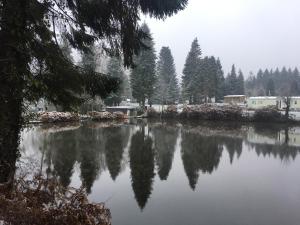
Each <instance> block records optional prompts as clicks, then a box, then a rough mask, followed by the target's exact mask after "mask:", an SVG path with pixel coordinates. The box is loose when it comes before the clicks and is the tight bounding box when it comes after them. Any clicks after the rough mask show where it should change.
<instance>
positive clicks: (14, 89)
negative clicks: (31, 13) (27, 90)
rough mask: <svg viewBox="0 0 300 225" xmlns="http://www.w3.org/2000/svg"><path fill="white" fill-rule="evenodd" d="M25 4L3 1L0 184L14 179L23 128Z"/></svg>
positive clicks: (0, 38)
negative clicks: (20, 134)
mask: <svg viewBox="0 0 300 225" xmlns="http://www.w3.org/2000/svg"><path fill="white" fill-rule="evenodd" d="M27 4H28V1H26V0H22V1H19V0H9V1H4V2H3V6H2V12H1V16H2V18H1V20H2V21H1V28H0V49H1V50H0V127H1V129H0V183H5V182H8V181H10V180H11V179H12V178H13V175H14V170H15V162H16V159H17V156H18V145H19V133H20V130H21V126H22V103H23V89H24V78H25V76H26V72H27V71H28V68H27V64H28V62H29V57H28V55H27V54H28V52H27V51H26V39H25V37H26V35H25V29H26V13H25V10H26V8H27V7H26V5H27Z"/></svg>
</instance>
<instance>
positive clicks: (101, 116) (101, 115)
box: [88, 111, 128, 121]
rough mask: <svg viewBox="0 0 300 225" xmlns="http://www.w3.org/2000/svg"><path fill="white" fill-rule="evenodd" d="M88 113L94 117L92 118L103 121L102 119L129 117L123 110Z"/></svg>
mask: <svg viewBox="0 0 300 225" xmlns="http://www.w3.org/2000/svg"><path fill="white" fill-rule="evenodd" d="M88 115H89V116H90V117H91V118H92V120H95V121H102V120H114V119H127V118H128V116H127V115H126V114H124V113H123V112H114V113H110V112H107V111H105V112H96V111H92V112H88Z"/></svg>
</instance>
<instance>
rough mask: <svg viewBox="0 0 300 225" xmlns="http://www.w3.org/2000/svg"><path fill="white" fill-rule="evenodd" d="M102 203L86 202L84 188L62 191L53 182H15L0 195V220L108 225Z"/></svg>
mask: <svg viewBox="0 0 300 225" xmlns="http://www.w3.org/2000/svg"><path fill="white" fill-rule="evenodd" d="M110 220H111V215H110V211H109V210H108V209H106V208H105V206H104V204H102V203H101V204H95V203H93V204H92V203H89V202H88V199H87V195H86V192H85V190H84V189H83V188H80V189H73V188H68V189H66V188H63V187H62V186H61V185H60V184H59V182H58V181H57V180H56V179H54V178H53V179H45V178H43V177H41V176H35V177H34V178H33V179H26V178H24V177H21V178H18V179H16V180H15V181H14V182H13V184H11V185H9V186H8V187H6V188H5V189H4V188H3V190H1V193H0V221H2V223H1V224H10V225H17V224H18V225H19V224H23V225H33V224H36V225H38V224H43V225H50V224H51V225H83V224H84V225H110V224H111V222H110Z"/></svg>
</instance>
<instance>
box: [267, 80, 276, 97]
mask: <svg viewBox="0 0 300 225" xmlns="http://www.w3.org/2000/svg"><path fill="white" fill-rule="evenodd" d="M266 93H267V94H268V96H274V95H275V86H274V81H273V79H271V78H270V79H269V80H268V83H267V89H266Z"/></svg>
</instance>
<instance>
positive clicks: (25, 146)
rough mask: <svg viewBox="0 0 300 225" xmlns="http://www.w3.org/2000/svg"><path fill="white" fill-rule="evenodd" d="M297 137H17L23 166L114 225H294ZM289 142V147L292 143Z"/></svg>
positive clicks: (53, 133) (207, 129)
mask: <svg viewBox="0 0 300 225" xmlns="http://www.w3.org/2000/svg"><path fill="white" fill-rule="evenodd" d="M297 130H299V129H284V128H281V127H279V128H278V127H276V126H275V127H274V126H273V127H266V126H263V127H262V128H261V127H255V126H249V127H248V126H240V125H237V126H231V125H228V124H227V125H226V124H225V125H224V126H220V125H217V124H209V123H205V124H202V125H200V124H199V125H194V126H191V125H188V124H183V125H178V124H176V125H174V124H164V125H162V124H160V123H149V124H131V125H129V124H126V125H120V126H119V125H117V126H113V127H109V126H107V125H105V126H104V125H103V124H85V125H83V126H81V127H79V126H78V125H69V126H68V127H47V129H46V128H44V127H34V128H33V129H30V130H25V131H24V132H23V134H22V137H23V140H22V142H21V151H22V159H23V160H29V159H30V158H35V159H37V160H35V161H39V163H38V164H39V165H41V162H40V161H41V158H43V160H42V161H43V162H42V167H43V171H44V172H45V173H46V171H47V172H48V174H49V175H51V176H58V177H59V179H61V181H62V183H63V184H65V185H71V186H75V187H79V186H80V185H81V184H84V185H86V186H88V189H90V195H89V198H90V199H91V200H92V201H95V202H102V201H106V202H107V206H108V207H109V208H110V209H111V212H112V218H113V224H114V225H118V224H120V225H121V224H122V225H127V224H128V225H135V224H145V225H147V224H149V225H150V224H165V225H168V224H170V225H171V224H172V225H176V224H178V225H179V224H180V225H181V224H191V225H194V224H195V225H198V224H213V225H214V224H216V225H224V224H230V225H234V224H237V225H240V224H276V225H277V224H278V225H279V224H280V225H281V224H289V225H294V224H295V225H298V224H299V221H300V214H299V213H298V212H299V208H300V179H299V178H300V176H299V171H300V159H299V157H297V155H298V153H299V150H300V145H298V144H297V140H298V138H299V136H300V132H297ZM295 140H296V141H295Z"/></svg>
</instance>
